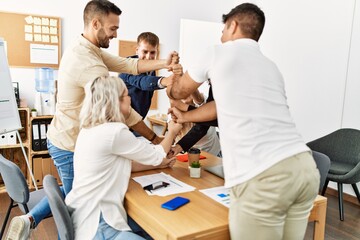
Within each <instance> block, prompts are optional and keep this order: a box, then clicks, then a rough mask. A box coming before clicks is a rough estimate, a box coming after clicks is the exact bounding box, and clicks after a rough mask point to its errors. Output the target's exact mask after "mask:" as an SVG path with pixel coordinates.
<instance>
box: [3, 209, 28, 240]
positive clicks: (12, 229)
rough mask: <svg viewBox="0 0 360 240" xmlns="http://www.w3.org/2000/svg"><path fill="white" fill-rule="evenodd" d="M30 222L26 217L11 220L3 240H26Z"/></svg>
mask: <svg viewBox="0 0 360 240" xmlns="http://www.w3.org/2000/svg"><path fill="white" fill-rule="evenodd" d="M30 226H31V222H30V219H29V217H28V216H27V215H22V216H17V217H14V218H13V219H12V220H11V223H10V226H9V229H8V231H7V235H6V238H5V240H28V239H29V236H30Z"/></svg>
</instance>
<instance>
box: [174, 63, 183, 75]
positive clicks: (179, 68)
mask: <svg viewBox="0 0 360 240" xmlns="http://www.w3.org/2000/svg"><path fill="white" fill-rule="evenodd" d="M172 72H173V73H174V74H175V75H177V76H182V75H183V73H184V72H183V67H182V65H181V64H174V65H172Z"/></svg>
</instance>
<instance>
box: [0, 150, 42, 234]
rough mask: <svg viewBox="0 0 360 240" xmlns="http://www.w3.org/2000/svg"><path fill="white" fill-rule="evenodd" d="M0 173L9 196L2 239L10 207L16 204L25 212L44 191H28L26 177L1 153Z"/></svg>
mask: <svg viewBox="0 0 360 240" xmlns="http://www.w3.org/2000/svg"><path fill="white" fill-rule="evenodd" d="M0 174H1V177H2V179H3V181H4V184H5V188H6V191H7V193H8V195H9V197H10V204H9V207H8V210H7V212H6V215H5V219H4V222H3V225H2V227H1V232H0V239H2V236H3V234H4V231H5V228H6V225H7V222H8V220H9V216H10V212H11V209H12V208H14V207H17V206H18V207H19V208H20V210H21V211H22V212H23V213H24V214H26V213H28V212H29V211H30V210H31V209H32V208H33V207H34V206H35V205H36V204H37V203H38V202H39V201H40V200H41V199H42V198H43V197H45V192H44V191H43V190H37V191H34V192H30V191H29V187H28V185H27V182H26V179H25V177H24V175H23V173H22V172H21V170H20V168H19V167H18V166H17V165H16V164H15V163H13V162H11V161H9V160H7V159H6V158H4V157H3V156H2V155H1V154H0Z"/></svg>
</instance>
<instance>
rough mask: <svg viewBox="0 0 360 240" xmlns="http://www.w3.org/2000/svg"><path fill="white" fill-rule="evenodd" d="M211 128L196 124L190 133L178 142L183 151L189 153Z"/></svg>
mask: <svg viewBox="0 0 360 240" xmlns="http://www.w3.org/2000/svg"><path fill="white" fill-rule="evenodd" d="M209 128H210V126H206V125H203V124H201V123H200V124H195V125H194V126H193V127H192V128H191V129H190V131H189V132H188V133H187V134H186V135H185V136H184V137H182V138H181V139H180V141H178V142H177V144H179V145H180V146H181V148H182V150H183V151H188V150H189V149H190V148H191V147H192V146H194V145H195V144H196V143H197V142H198V141H199V140H200V139H201V138H202V137H204V136H205V135H206V133H207V131H208V130H209Z"/></svg>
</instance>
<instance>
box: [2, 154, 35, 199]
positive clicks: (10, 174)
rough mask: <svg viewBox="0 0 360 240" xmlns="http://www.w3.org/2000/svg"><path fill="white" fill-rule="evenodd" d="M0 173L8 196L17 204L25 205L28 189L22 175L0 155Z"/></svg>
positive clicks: (17, 168) (16, 167)
mask: <svg viewBox="0 0 360 240" xmlns="http://www.w3.org/2000/svg"><path fill="white" fill-rule="evenodd" d="M0 173H1V177H2V179H3V181H4V184H5V187H6V191H7V193H8V194H9V196H10V197H11V198H12V199H13V200H14V201H15V202H17V203H21V204H26V203H27V202H28V201H29V187H28V185H27V182H26V179H25V177H24V174H23V173H22V172H21V170H20V168H19V167H18V166H17V165H16V164H15V163H13V162H11V161H9V160H7V159H6V158H4V157H3V155H1V154H0Z"/></svg>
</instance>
